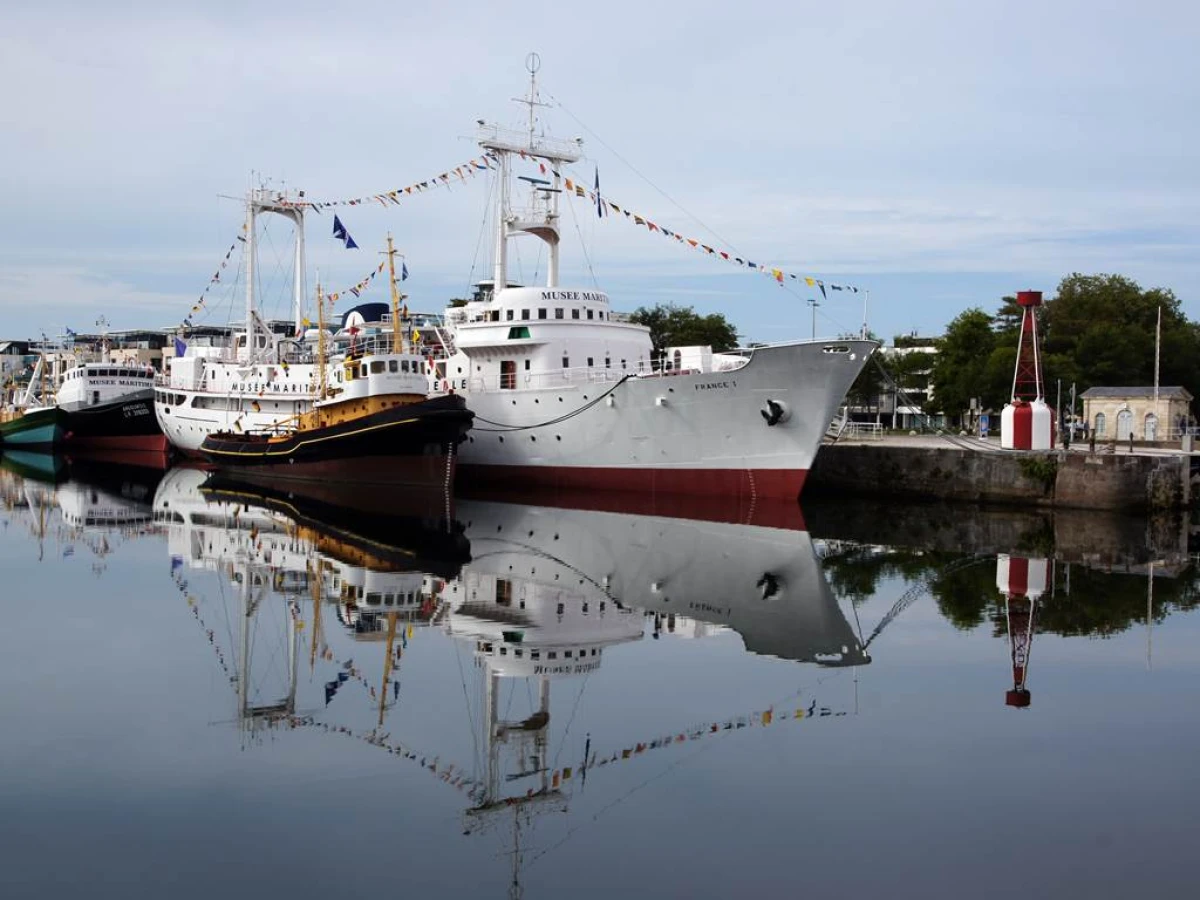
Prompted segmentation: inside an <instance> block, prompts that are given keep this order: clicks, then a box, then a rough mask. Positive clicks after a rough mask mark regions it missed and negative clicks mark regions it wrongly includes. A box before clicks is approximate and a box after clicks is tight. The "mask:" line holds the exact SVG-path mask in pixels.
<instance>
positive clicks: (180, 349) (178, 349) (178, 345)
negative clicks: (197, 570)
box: [175, 338, 187, 356]
mask: <svg viewBox="0 0 1200 900" xmlns="http://www.w3.org/2000/svg"><path fill="white" fill-rule="evenodd" d="M186 352H187V344H185V343H184V342H183V341H182V340H181V339H179V338H175V355H176V356H183V354H185V353H186Z"/></svg>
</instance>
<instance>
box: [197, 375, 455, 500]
mask: <svg viewBox="0 0 1200 900" xmlns="http://www.w3.org/2000/svg"><path fill="white" fill-rule="evenodd" d="M471 418H472V414H471V413H470V412H469V411H467V409H466V407H465V404H464V402H463V400H462V398H461V397H440V398H435V399H433V400H425V401H422V402H419V403H411V404H404V405H400V406H396V407H392V408H389V409H386V410H383V411H380V412H376V413H372V414H370V415H366V416H360V417H356V418H354V419H351V420H348V421H345V422H341V423H338V424H335V425H330V426H327V427H324V428H316V429H310V430H305V431H297V432H294V433H292V434H290V435H285V436H281V437H280V438H277V439H271V440H267V439H265V438H264V437H263V436H261V435H237V434H228V433H226V434H214V435H209V436H208V437H207V438H205V441H204V444H203V445H202V446H201V454H202V455H203V456H204V458H205V459H206V460H207V461H208V462H209V463H210V464H211V465H213V466H215V467H216V468H218V469H221V470H228V471H230V472H236V473H237V474H238V477H239V478H242V479H243V480H247V481H251V480H253V481H256V482H258V483H260V484H270V483H272V482H275V481H286V482H309V483H316V484H320V483H334V484H353V485H354V486H355V488H356V489H363V488H369V487H371V486H376V487H384V486H386V487H404V488H413V489H422V488H430V489H435V490H437V491H439V492H440V491H446V490H449V489H450V488H451V486H452V485H453V483H454V474H455V462H456V454H455V448H456V447H457V446H458V444H459V443H460V442H461V441H462V440H463V438H464V437H465V435H466V433H467V431H468V429H469V428H470V427H471Z"/></svg>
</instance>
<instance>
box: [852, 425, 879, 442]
mask: <svg viewBox="0 0 1200 900" xmlns="http://www.w3.org/2000/svg"><path fill="white" fill-rule="evenodd" d="M842 437H843V438H867V439H869V440H881V439H882V438H883V426H882V425H880V424H879V423H878V422H847V423H846V427H845V428H843V429H842Z"/></svg>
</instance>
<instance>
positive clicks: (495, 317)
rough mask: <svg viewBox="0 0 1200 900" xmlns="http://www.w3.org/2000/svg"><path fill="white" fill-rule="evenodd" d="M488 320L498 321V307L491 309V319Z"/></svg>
mask: <svg viewBox="0 0 1200 900" xmlns="http://www.w3.org/2000/svg"><path fill="white" fill-rule="evenodd" d="M490 321H492V322H499V321H500V310H498V309H493V310H492V318H491V320H490Z"/></svg>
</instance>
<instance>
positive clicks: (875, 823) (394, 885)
mask: <svg viewBox="0 0 1200 900" xmlns="http://www.w3.org/2000/svg"><path fill="white" fill-rule="evenodd" d="M0 499H2V501H3V510H2V511H0V520H2V521H0V528H2V530H0V562H2V565H3V578H4V587H3V591H2V593H0V598H2V599H0V617H2V618H0V622H2V625H0V679H2V681H3V684H4V690H3V692H2V693H0V722H2V723H3V727H2V729H0V811H2V815H0V863H2V864H0V896H2V897H5V898H10V897H12V898H16V897H34V896H37V897H45V896H54V895H66V894H67V893H68V892H70V893H71V894H80V895H81V894H84V893H87V894H91V895H95V894H99V895H101V896H112V895H118V894H120V895H124V896H170V897H206V898H208V897H214V896H219V897H256V898H257V897H264V896H272V897H276V896H277V897H345V896H393V895H404V896H410V897H411V896H416V897H426V896H435V892H436V896H439V897H498V898H500V897H509V896H524V897H528V898H542V897H547V898H548V897H556V898H557V897H571V898H590V897H598V898H599V897H603V898H608V897H618V896H625V897H630V896H633V897H641V896H647V897H651V896H653V897H730V896H742V895H746V894H747V893H748V892H750V891H759V890H767V891H770V892H771V896H799V895H802V894H805V893H813V894H821V895H824V896H833V897H849V896H870V895H874V894H880V895H886V896H901V897H909V896H912V897H1011V896H1038V897H1040V896H1078V897H1129V896H1143V897H1185V896H1186V897H1191V896H1195V890H1196V889H1195V872H1194V866H1193V862H1192V861H1193V859H1194V843H1195V835H1196V825H1197V824H1198V818H1200V816H1198V815H1197V809H1196V803H1197V798H1198V796H1200V791H1198V787H1200V783H1198V779H1197V776H1196V774H1195V766H1196V747H1197V745H1198V743H1200V724H1198V723H1197V716H1196V709H1197V696H1198V694H1200V650H1198V640H1200V615H1198V614H1197V611H1196V606H1197V603H1198V602H1200V601H1198V593H1197V583H1196V579H1197V574H1196V571H1195V570H1194V569H1193V567H1192V565H1191V562H1190V557H1189V553H1188V538H1189V529H1188V526H1187V524H1186V523H1180V522H1171V521H1165V522H1152V523H1148V522H1142V521H1129V520H1120V519H1108V518H1104V517H1096V516H1064V515H1060V516H1058V517H1055V518H1051V517H1049V516H1039V515H1025V514H1022V513H1014V512H997V513H983V512H979V511H973V510H969V509H947V508H944V507H929V508H889V507H887V506H882V505H880V506H871V505H858V504H835V505H828V504H825V505H816V504H806V505H805V509H804V514H803V519H801V518H800V516H799V515H798V514H797V511H796V510H783V511H780V510H755V511H753V512H752V513H750V514H749V518H750V520H751V521H752V522H754V523H757V524H749V525H747V524H735V523H730V522H724V521H719V520H721V519H723V518H728V517H732V513H731V511H730V510H726V509H721V508H720V507H713V508H710V509H708V510H700V511H699V512H697V511H696V510H687V511H679V510H676V511H675V512H676V513H677V514H679V515H683V514H684V513H686V515H687V516H688V517H686V518H684V517H679V515H677V516H674V517H665V516H657V517H656V516H647V515H639V514H637V513H635V512H629V511H622V510H621V509H620V508H619V507H620V504H617V503H613V502H611V500H610V499H609V500H605V501H604V502H603V505H605V506H607V507H609V508H607V509H587V508H581V507H586V506H587V505H588V503H587V501H586V498H584V501H583V502H582V503H581V501H580V499H579V498H575V499H572V500H565V499H564V498H537V499H536V500H533V499H531V498H525V502H514V501H513V500H512V499H511V498H509V499H506V500H505V501H500V500H497V499H495V498H458V499H457V500H456V502H455V508H454V516H455V518H456V519H457V523H458V524H456V525H452V526H448V525H447V524H446V522H444V521H441V522H439V521H437V519H436V515H435V514H434V513H435V512H436V511H431V510H424V509H410V508H407V505H406V504H405V503H404V502H402V501H400V500H398V499H395V498H393V499H392V500H389V504H390V505H391V506H393V507H394V509H395V510H396V512H397V513H398V515H393V516H391V517H381V516H378V515H375V514H372V513H370V512H369V511H368V510H366V509H365V506H366V502H365V498H364V503H363V504H356V505H360V506H362V507H364V508H334V507H330V506H328V505H325V504H321V503H319V502H316V501H315V500H314V498H310V497H300V496H295V495H293V496H288V495H282V494H281V495H273V494H271V493H270V492H269V491H263V490H259V489H253V488H248V487H247V486H244V485H242V486H239V485H236V484H230V483H225V484H216V483H212V482H210V483H208V484H206V482H205V476H204V475H203V474H202V473H199V472H196V471H191V470H187V469H175V470H172V471H170V472H167V473H165V474H164V473H163V472H161V471H153V470H150V469H144V468H134V467H130V466H116V465H113V464H100V463H90V464H82V463H73V464H70V465H67V464H65V463H62V462H61V461H59V462H56V461H53V460H49V459H47V458H44V457H35V456H30V455H18V456H10V457H6V458H5V459H4V460H3V471H0ZM380 499H381V498H378V497H374V498H370V500H371V502H374V503H378V502H379V501H380ZM600 503H601V501H600V500H599V499H596V498H594V502H593V503H592V505H597V504H600ZM737 515H742V513H741V512H738V513H737ZM713 519H716V520H718V521H712V520H713ZM1151 575H1153V577H1151ZM998 584H999V585H1002V586H1004V587H1006V588H1007V589H1008V594H1007V596H1006V594H1005V593H1004V592H1002V591H1001V590H1000V589H999V588H998ZM1030 597H1033V598H1034V600H1033V602H1032V603H1031V601H1030ZM1031 619H1032V621H1031ZM1014 652H1015V653H1016V654H1017V656H1018V659H1017V661H1016V665H1015V666H1014V655H1013V654H1014ZM1022 662H1024V665H1023V666H1022ZM1014 669H1015V671H1014ZM1022 672H1023V676H1022ZM1022 681H1023V683H1022Z"/></svg>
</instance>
